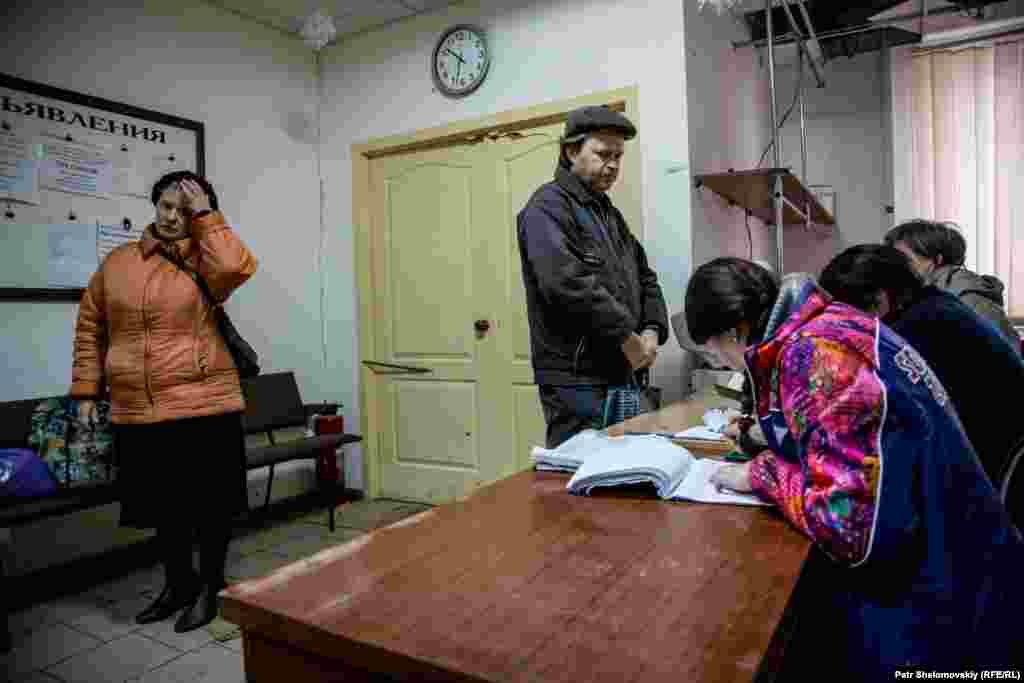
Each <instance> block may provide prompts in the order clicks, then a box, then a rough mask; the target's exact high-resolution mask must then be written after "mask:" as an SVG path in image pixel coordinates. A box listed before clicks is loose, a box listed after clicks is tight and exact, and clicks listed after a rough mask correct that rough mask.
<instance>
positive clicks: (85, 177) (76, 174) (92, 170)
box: [41, 140, 113, 199]
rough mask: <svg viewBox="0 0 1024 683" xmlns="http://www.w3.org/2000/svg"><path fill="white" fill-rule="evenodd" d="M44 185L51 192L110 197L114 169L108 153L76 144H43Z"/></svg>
mask: <svg viewBox="0 0 1024 683" xmlns="http://www.w3.org/2000/svg"><path fill="white" fill-rule="evenodd" d="M41 171H42V185H43V187H45V188H47V189H50V190H60V191H61V192H72V193H74V194H86V195H90V196H93V197H103V198H104V199H106V198H109V197H110V193H111V190H112V189H113V168H112V164H111V162H110V159H108V158H107V154H106V152H105V151H104V150H102V149H98V148H94V147H87V146H86V145H78V144H75V143H73V142H62V141H58V140H47V141H46V142H44V143H43V160H42V167H41Z"/></svg>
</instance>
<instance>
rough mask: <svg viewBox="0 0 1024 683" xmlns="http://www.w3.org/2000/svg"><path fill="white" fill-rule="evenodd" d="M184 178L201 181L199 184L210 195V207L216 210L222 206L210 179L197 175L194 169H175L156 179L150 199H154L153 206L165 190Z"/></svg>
mask: <svg viewBox="0 0 1024 683" xmlns="http://www.w3.org/2000/svg"><path fill="white" fill-rule="evenodd" d="M182 180H194V181H196V182H197V183H199V186H200V187H201V188H203V191H204V192H206V194H207V195H209V197H210V208H211V209H213V210H214V211H217V210H218V209H220V206H219V205H218V204H217V193H216V192H214V191H213V185H211V184H210V181H209V180H207V179H206V178H204V177H202V176H201V175H196V174H195V173H193V172H192V171H175V172H174V173H168V174H167V175H165V176H163V177H162V178H160V180H158V181H156V183H154V185H153V192H152V193H151V194H150V199H152V200H153V206H156V203H157V202H158V201H160V195H162V194H163V193H164V190H166V189H167V188H169V187H171V186H172V185H177V184H178V183H180V182H181V181H182Z"/></svg>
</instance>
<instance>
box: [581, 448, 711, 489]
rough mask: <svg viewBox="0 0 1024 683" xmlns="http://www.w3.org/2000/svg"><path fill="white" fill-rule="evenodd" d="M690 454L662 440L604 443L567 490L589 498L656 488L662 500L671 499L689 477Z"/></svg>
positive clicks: (589, 457) (585, 461) (582, 466)
mask: <svg viewBox="0 0 1024 683" xmlns="http://www.w3.org/2000/svg"><path fill="white" fill-rule="evenodd" d="M691 462H692V457H691V456H690V454H689V452H688V451H687V450H686V449H684V448H681V447H679V446H676V445H675V444H673V443H672V442H671V441H669V440H668V439H665V438H663V437H660V436H653V435H652V436H623V437H616V438H609V439H605V442H604V443H602V444H601V445H600V446H599V448H597V449H595V450H593V451H592V452H591V453H590V454H589V455H588V457H587V458H586V459H585V460H584V461H583V463H582V464H581V465H580V466H579V468H578V469H577V470H576V473H575V474H574V475H573V477H572V479H570V480H569V484H568V485H567V486H566V488H567V489H568V490H569V492H570V493H579V494H583V495H589V494H590V491H591V490H592V489H595V488H598V487H602V486H623V485H627V484H646V483H650V484H654V487H655V488H656V489H657V490H658V496H659V497H660V498H668V497H669V495H670V494H671V493H672V492H673V491H675V490H676V489H677V488H678V487H679V484H680V482H682V480H683V479H684V478H685V477H686V473H687V471H688V470H689V465H690V463H691Z"/></svg>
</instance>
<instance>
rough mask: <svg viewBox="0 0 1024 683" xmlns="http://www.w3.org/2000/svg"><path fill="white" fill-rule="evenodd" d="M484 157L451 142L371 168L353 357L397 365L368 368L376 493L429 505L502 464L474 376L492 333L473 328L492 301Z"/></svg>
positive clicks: (486, 385)
mask: <svg viewBox="0 0 1024 683" xmlns="http://www.w3.org/2000/svg"><path fill="white" fill-rule="evenodd" d="M485 159H486V155H484V154H481V152H480V149H479V147H472V146H455V147H448V148H442V149H437V150H428V151H422V152H414V153H409V154H404V155H400V156H389V157H383V158H380V159H377V160H374V161H373V162H372V164H371V174H370V185H371V187H370V191H371V194H372V201H373V223H374V225H373V228H374V229H373V233H372V271H373V272H372V275H371V279H372V288H373V290H372V294H371V296H372V297H373V312H374V325H375V328H376V329H375V339H376V344H375V346H376V348H375V349H374V350H373V353H372V354H366V353H364V354H363V359H364V360H370V361H373V362H376V363H386V364H389V365H392V366H400V367H386V366H381V365H375V366H371V369H372V370H373V373H374V374H373V375H372V376H373V378H374V381H376V382H378V383H379V385H378V386H377V387H376V389H377V390H376V391H375V392H374V394H375V395H376V397H377V399H376V401H375V405H373V406H371V410H376V411H377V414H376V415H375V416H374V417H375V421H376V422H377V424H379V425H380V430H379V432H378V434H377V438H378V442H377V446H378V453H377V457H378V458H379V461H380V468H381V469H380V482H381V487H380V495H382V496H386V497H393V498H401V499H408V500H418V501H425V502H432V503H439V502H443V501H446V500H451V499H453V498H457V497H460V496H462V495H464V494H466V493H467V492H469V491H471V490H472V489H473V488H474V487H475V486H476V485H478V484H479V483H481V482H489V481H493V480H495V479H497V478H499V477H500V474H501V472H502V471H503V469H504V468H503V464H502V460H503V459H507V454H506V452H505V451H504V449H503V448H495V447H494V442H495V440H496V439H497V432H498V426H497V425H496V424H495V409H494V408H495V406H496V404H497V401H496V399H495V396H494V384H493V382H489V381H487V380H488V378H487V376H486V373H485V369H487V368H493V367H494V366H495V362H494V360H493V359H489V358H488V355H493V354H494V340H495V339H496V335H494V334H481V333H479V332H478V331H477V330H476V328H475V323H476V321H478V320H490V319H491V318H492V316H491V314H490V312H489V309H488V307H489V306H490V302H491V301H492V300H493V298H494V290H493V284H492V283H493V281H494V277H493V273H489V272H488V271H489V270H490V269H491V267H490V266H489V265H488V261H489V260H490V259H491V256H490V251H491V248H490V246H489V244H488V239H489V235H490V233H492V231H493V226H491V225H489V224H488V222H487V220H485V212H484V209H483V206H482V205H481V203H480V202H479V201H478V199H477V198H478V197H480V196H484V195H486V194H487V192H486V190H485V189H484V188H483V187H482V186H483V185H484V184H486V183H487V182H489V179H490V176H489V175H488V174H486V173H481V172H480V164H481V163H482V162H483V161H484V160H485ZM488 332H490V330H489V331H488ZM405 368H408V370H406V369H405ZM414 369H418V370H421V372H413V370H414Z"/></svg>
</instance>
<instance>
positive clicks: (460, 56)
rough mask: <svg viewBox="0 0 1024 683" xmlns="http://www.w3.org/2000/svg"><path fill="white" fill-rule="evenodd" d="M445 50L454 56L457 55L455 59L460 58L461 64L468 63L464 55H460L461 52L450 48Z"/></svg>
mask: <svg viewBox="0 0 1024 683" xmlns="http://www.w3.org/2000/svg"><path fill="white" fill-rule="evenodd" d="M444 51H445V52H447V53H448V54H450V55H451V56H452V57H455V59H457V60H459V63H460V64H465V63H466V60H465V59H463V58H462V55H460V54H458V53H456V52H452V51H451V50H449V49H448V48H445V49H444Z"/></svg>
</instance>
